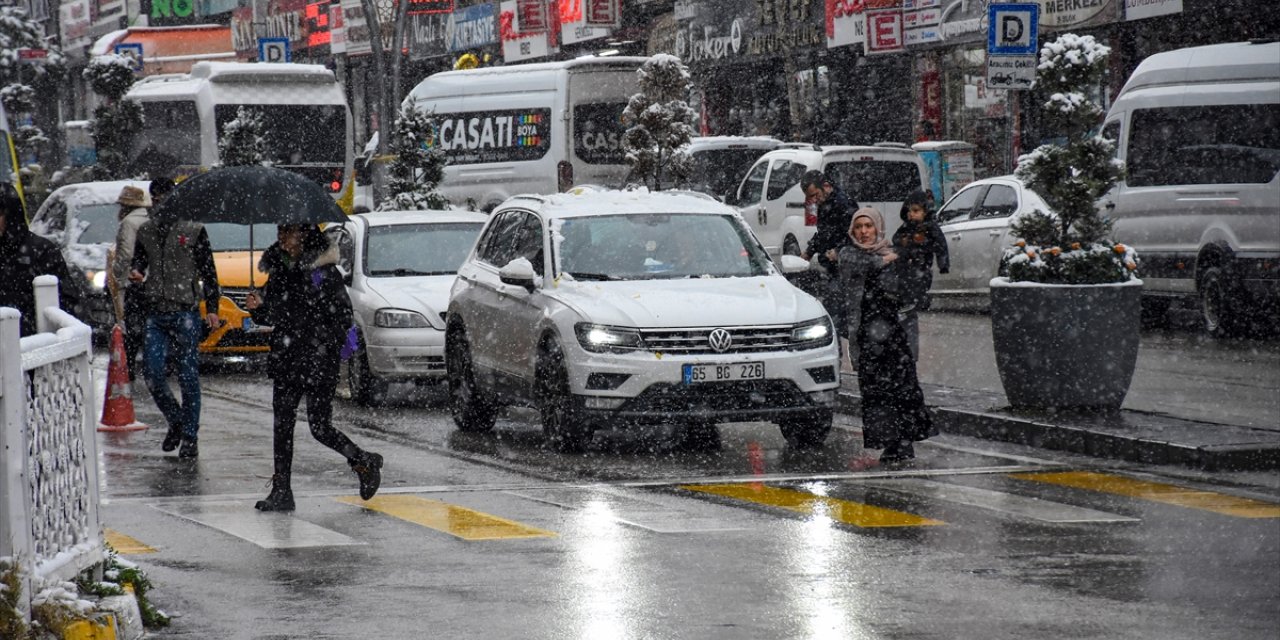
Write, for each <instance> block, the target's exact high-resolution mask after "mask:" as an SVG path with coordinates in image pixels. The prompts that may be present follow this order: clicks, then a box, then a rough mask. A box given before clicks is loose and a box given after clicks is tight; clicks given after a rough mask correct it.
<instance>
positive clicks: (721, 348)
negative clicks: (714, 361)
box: [707, 329, 733, 353]
mask: <svg viewBox="0 0 1280 640" xmlns="http://www.w3.org/2000/svg"><path fill="white" fill-rule="evenodd" d="M707 344H709V345H711V350H712V351H715V352H716V353H724V352H725V351H728V350H729V347H731V346H733V334H731V333H729V332H728V331H727V330H725V329H712V330H711V333H710V334H708V335H707Z"/></svg>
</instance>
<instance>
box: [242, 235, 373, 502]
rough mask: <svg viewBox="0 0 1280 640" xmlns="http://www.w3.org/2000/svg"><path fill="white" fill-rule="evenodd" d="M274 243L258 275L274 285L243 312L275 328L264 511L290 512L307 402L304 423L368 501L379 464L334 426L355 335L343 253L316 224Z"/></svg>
mask: <svg viewBox="0 0 1280 640" xmlns="http://www.w3.org/2000/svg"><path fill="white" fill-rule="evenodd" d="M277 238H278V239H277V241H276V243H275V244H273V245H271V246H270V247H268V248H267V250H266V252H264V253H263V254H262V261H261V262H260V263H259V267H258V268H259V269H261V270H262V271H263V273H266V274H267V275H268V276H269V278H268V280H267V285H266V287H265V289H264V291H263V294H264V295H259V294H258V293H257V292H256V291H254V292H251V293H250V294H249V297H248V299H247V300H246V302H245V306H246V307H247V308H248V309H249V311H250V313H251V314H252V315H253V321H254V322H256V323H259V324H262V325H266V326H270V327H272V331H271V354H270V356H269V360H268V371H269V373H270V375H271V379H272V396H271V405H272V410H273V412H274V414H275V415H274V423H275V424H274V430H273V450H274V461H275V473H274V475H272V476H271V493H270V494H269V495H268V496H267V497H266V499H264V500H259V501H258V503H257V504H255V505H254V507H255V508H257V509H258V510H260V511H293V509H294V501H293V489H292V486H291V480H292V467H293V431H294V424H295V422H296V421H297V413H298V403H299V402H301V400H302V398H303V397H304V396H305V397H306V399H307V423H308V424H309V425H310V426H311V435H312V436H314V437H315V439H316V440H318V441H319V442H320V443H321V444H323V445H325V446H326V447H329V448H330V449H333V450H334V451H337V452H338V453H341V454H342V455H343V456H344V457H345V458H346V459H347V464H349V465H350V466H351V468H352V470H354V471H355V472H356V475H357V477H358V478H359V480H360V497H361V498H362V499H365V500H368V499H370V498H372V497H373V496H374V494H375V493H377V491H378V485H379V484H380V483H381V481H382V474H381V469H382V456H380V455H378V454H376V453H370V452H368V451H365V450H363V449H361V448H360V447H358V446H356V444H355V443H354V442H352V441H351V439H350V438H348V437H347V436H346V434H344V433H342V432H341V431H338V430H337V429H335V428H334V426H333V396H334V391H335V390H336V389H337V386H338V367H339V364H340V360H341V352H342V348H343V346H344V344H345V343H346V340H347V331H348V329H349V328H350V327H351V323H352V314H351V299H350V298H349V297H348V296H347V287H346V284H345V283H344V282H343V279H342V273H341V272H339V271H338V267H337V262H338V247H337V246H336V245H334V244H332V243H330V242H329V240H328V238H326V237H325V236H324V234H322V233H321V232H320V230H319V229H318V228H317V227H316V226H315V225H313V224H283V225H279V226H278V227H277Z"/></svg>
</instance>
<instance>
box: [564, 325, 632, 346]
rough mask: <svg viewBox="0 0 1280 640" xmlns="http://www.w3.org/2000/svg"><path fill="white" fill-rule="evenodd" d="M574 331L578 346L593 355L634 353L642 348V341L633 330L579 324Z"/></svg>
mask: <svg viewBox="0 0 1280 640" xmlns="http://www.w3.org/2000/svg"><path fill="white" fill-rule="evenodd" d="M574 331H575V332H576V333H577V334H578V344H581V345H582V348H583V349H586V350H587V351H592V352H595V353H605V352H618V351H635V350H637V349H643V348H644V339H642V338H641V337H640V332H639V331H636V330H635V329H627V328H625V327H610V326H606V325H603V324H592V323H590V322H581V323H578V325H577V326H575V327H574Z"/></svg>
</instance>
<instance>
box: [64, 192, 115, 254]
mask: <svg viewBox="0 0 1280 640" xmlns="http://www.w3.org/2000/svg"><path fill="white" fill-rule="evenodd" d="M74 215H75V224H76V229H77V230H78V231H79V233H78V234H77V235H74V238H73V239H72V242H75V243H78V244H110V243H113V242H115V241H116V230H117V229H119V228H120V205H118V204H116V203H114V202H112V203H110V204H86V205H82V206H80V207H77V208H76V209H75V214H74Z"/></svg>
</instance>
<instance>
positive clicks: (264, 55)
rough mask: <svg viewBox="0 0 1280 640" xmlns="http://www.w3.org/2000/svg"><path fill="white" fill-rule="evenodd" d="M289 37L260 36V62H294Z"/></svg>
mask: <svg viewBox="0 0 1280 640" xmlns="http://www.w3.org/2000/svg"><path fill="white" fill-rule="evenodd" d="M292 58H293V56H292V53H291V52H290V51H289V39H288V38H258V62H293V59H292Z"/></svg>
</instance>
